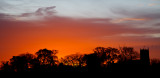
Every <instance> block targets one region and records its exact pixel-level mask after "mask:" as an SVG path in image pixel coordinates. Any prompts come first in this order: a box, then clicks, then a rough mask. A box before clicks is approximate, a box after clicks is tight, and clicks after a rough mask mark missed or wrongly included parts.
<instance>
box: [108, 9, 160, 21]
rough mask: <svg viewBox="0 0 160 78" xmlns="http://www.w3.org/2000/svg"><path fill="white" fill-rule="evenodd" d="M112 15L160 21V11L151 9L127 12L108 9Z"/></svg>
mask: <svg viewBox="0 0 160 78" xmlns="http://www.w3.org/2000/svg"><path fill="white" fill-rule="evenodd" d="M110 11H111V12H112V13H113V14H116V15H120V16H126V17H135V18H149V19H160V10H157V9H153V10H149V9H136V10H129V9H127V8H122V7H119V8H114V9H110Z"/></svg>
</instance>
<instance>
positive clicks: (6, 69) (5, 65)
mask: <svg viewBox="0 0 160 78" xmlns="http://www.w3.org/2000/svg"><path fill="white" fill-rule="evenodd" d="M0 69H1V71H2V72H11V67H10V64H9V61H6V62H2V66H1V68H0Z"/></svg>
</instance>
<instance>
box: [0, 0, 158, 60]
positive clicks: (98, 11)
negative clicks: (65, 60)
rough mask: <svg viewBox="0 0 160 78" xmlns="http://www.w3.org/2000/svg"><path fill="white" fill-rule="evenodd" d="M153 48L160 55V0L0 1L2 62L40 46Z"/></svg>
mask: <svg viewBox="0 0 160 78" xmlns="http://www.w3.org/2000/svg"><path fill="white" fill-rule="evenodd" d="M98 46H103V47H116V48H118V47H119V46H131V47H135V49H136V50H137V51H139V49H140V48H144V46H145V47H149V48H150V57H151V58H160V0H0V61H4V60H9V59H10V58H11V57H12V56H16V55H19V54H22V53H27V52H28V53H32V54H34V53H35V52H37V51H38V50H39V49H44V48H47V49H50V50H52V49H56V50H58V51H59V53H58V54H57V55H58V56H59V57H63V56H66V55H70V54H75V53H82V54H83V53H92V52H93V51H92V50H93V49H94V48H95V47H98Z"/></svg>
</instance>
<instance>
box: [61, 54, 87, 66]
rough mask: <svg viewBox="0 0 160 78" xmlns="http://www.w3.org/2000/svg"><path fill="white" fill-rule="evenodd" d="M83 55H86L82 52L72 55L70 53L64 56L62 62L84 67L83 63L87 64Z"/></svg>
mask: <svg viewBox="0 0 160 78" xmlns="http://www.w3.org/2000/svg"><path fill="white" fill-rule="evenodd" d="M83 57H84V55H82V54H72V55H68V56H65V57H64V58H62V59H61V62H62V63H63V64H65V65H71V66H79V67H82V66H83V65H85V64H86V63H85V60H84V59H83Z"/></svg>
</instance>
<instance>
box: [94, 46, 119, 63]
mask: <svg viewBox="0 0 160 78" xmlns="http://www.w3.org/2000/svg"><path fill="white" fill-rule="evenodd" d="M94 53H95V54H96V55H97V56H98V59H99V61H100V62H101V63H104V62H106V63H107V64H108V65H109V64H110V63H114V60H116V59H118V56H119V55H120V52H119V50H118V49H116V48H112V47H108V48H104V47H97V48H95V49H94Z"/></svg>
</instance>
